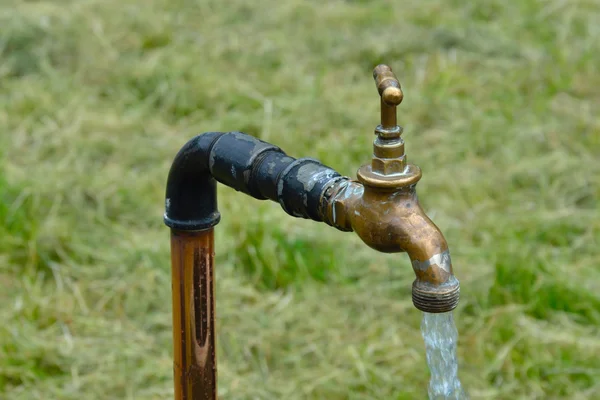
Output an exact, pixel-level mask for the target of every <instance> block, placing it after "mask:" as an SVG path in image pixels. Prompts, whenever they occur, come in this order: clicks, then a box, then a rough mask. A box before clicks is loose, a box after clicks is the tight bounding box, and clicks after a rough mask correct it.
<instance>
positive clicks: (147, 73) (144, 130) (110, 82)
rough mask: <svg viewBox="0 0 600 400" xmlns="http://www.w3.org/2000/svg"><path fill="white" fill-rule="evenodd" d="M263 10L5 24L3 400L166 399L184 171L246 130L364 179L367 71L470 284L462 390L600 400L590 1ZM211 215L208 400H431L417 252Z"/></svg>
mask: <svg viewBox="0 0 600 400" xmlns="http://www.w3.org/2000/svg"><path fill="white" fill-rule="evenodd" d="M258 4H259V2H248V1H245V0H232V1H227V2H221V1H193V0H144V1H142V0H138V1H133V0H132V1H117V0H102V1H100V0H62V1H59V0H56V1H17V0H5V1H3V2H2V5H0V27H1V28H0V322H1V324H0V398H3V399H11V400H30V399H67V400H68V399H80V398H86V399H134V398H135V399H168V398H171V393H172V372H171V371H172V370H171V368H172V360H171V351H172V350H171V315H170V290H171V287H170V266H169V240H168V229H167V228H166V227H165V226H164V225H163V224H162V212H163V195H164V186H165V180H166V175H167V172H168V169H169V166H170V163H171V161H172V159H173V157H174V155H175V153H176V152H177V150H178V149H179V148H180V147H181V146H182V145H183V144H184V143H185V142H186V141H187V140H188V139H189V138H190V137H192V136H193V135H195V134H197V133H200V132H202V131H209V130H222V131H228V130H241V131H244V132H246V133H249V134H252V135H255V136H258V137H260V138H262V139H265V140H268V141H270V142H272V143H274V144H277V145H279V146H281V147H282V148H283V149H285V150H288V152H289V153H290V155H292V156H296V157H300V156H311V157H315V158H319V159H320V160H321V161H323V162H324V163H326V164H328V165H330V166H332V167H334V168H336V169H337V170H339V171H340V172H342V173H344V174H347V175H351V176H354V175H355V172H356V169H357V168H358V167H359V166H360V165H361V164H362V163H365V162H367V161H368V160H369V156H370V152H371V141H372V132H373V128H374V126H375V125H376V123H377V118H378V107H379V99H378V96H377V93H376V91H375V88H374V85H373V82H372V79H371V69H372V68H373V66H375V65H376V64H377V63H380V62H385V63H387V64H390V65H391V66H392V67H393V68H394V69H395V70H396V71H397V74H398V76H399V78H400V80H401V82H402V84H403V87H404V89H405V101H404V103H403V104H402V105H401V107H400V108H399V120H400V123H401V124H402V125H403V126H404V128H405V134H404V138H405V140H406V146H407V154H408V157H409V159H410V160H411V161H412V162H414V163H416V164H417V165H419V166H420V167H421V168H422V169H423V172H424V177H423V179H422V180H421V182H420V183H419V186H418V192H419V196H420V199H421V202H422V204H423V206H424V207H425V209H426V210H427V212H428V213H429V214H430V215H431V216H432V218H433V219H434V220H435V221H436V224H437V225H438V226H440V228H441V229H442V230H443V231H444V233H445V235H446V238H447V239H448V242H449V243H450V246H451V251H452V254H453V261H454V266H455V272H456V274H457V276H458V278H459V279H460V280H461V286H462V300H461V304H460V306H459V307H458V309H457V311H456V313H455V314H456V320H457V325H458V329H459V334H460V342H459V349H458V351H459V359H460V377H461V379H462V381H463V385H464V386H465V387H466V389H467V390H468V392H469V393H470V395H471V397H472V398H474V399H519V398H527V399H530V398H540V399H561V398H562V399H594V398H600V379H599V377H600V330H599V328H598V326H599V323H600V294H599V293H600V291H599V286H600V269H599V268H598V267H599V266H600V251H599V250H598V249H599V248H600V247H599V246H600V211H599V210H600V208H599V200H600V189H599V188H600V162H599V158H598V157H599V154H600V89H599V88H600V41H599V40H598V37H600V24H599V23H598V21H599V20H600V3H599V2H598V1H594V0H573V1H569V2H560V1H534V0H523V1H519V2H516V1H515V2H506V1H500V0H497V1H496V0H485V1H483V0H481V1H468V2H464V1H441V0H433V1H426V2H425V1H417V0H408V1H397V2H387V1H319V2H317V1H300V0H294V1H261V2H260V6H259V5H258ZM219 196H220V208H221V211H222V214H223V219H222V222H221V224H220V225H219V226H218V229H217V238H216V251H217V261H218V267H217V296H218V303H217V314H218V346H219V351H218V357H219V368H220V369H219V391H220V394H221V396H220V397H221V398H222V399H291V400H293V399H328V400H334V399H413V398H425V396H426V386H427V381H428V371H427V367H426V363H425V354H424V346H423V342H422V340H421V337H420V332H419V321H420V317H421V315H420V313H419V312H418V311H417V310H416V309H414V308H413V307H412V304H411V300H410V284H411V282H412V279H413V273H412V271H411V268H410V264H409V262H408V259H407V257H406V256H405V255H384V254H379V253H376V252H374V251H372V250H370V249H368V248H367V247H366V246H364V245H363V244H362V243H361V242H360V240H359V239H358V238H357V237H356V236H355V235H352V234H348V233H341V232H337V231H335V230H333V229H331V228H330V227H327V226H325V225H323V224H316V223H314V222H310V221H304V220H295V219H292V218H290V217H287V216H285V214H284V212H283V211H282V210H281V209H280V207H279V206H278V205H277V204H274V203H267V202H259V201H255V200H250V199H249V198H247V197H244V196H243V195H241V194H239V193H236V192H234V191H232V190H230V189H228V188H223V187H222V188H220V189H219ZM247 216H251V217H247Z"/></svg>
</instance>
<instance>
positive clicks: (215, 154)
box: [164, 132, 340, 231]
mask: <svg viewBox="0 0 600 400" xmlns="http://www.w3.org/2000/svg"><path fill="white" fill-rule="evenodd" d="M339 179H340V174H338V173H337V172H336V171H334V170H333V169H331V168H329V167H327V166H325V165H323V164H321V163H320V162H319V161H317V160H314V159H311V158H301V159H298V160H296V159H294V158H293V157H289V156H287V155H286V154H285V153H284V152H283V151H282V150H281V149H280V148H279V147H277V146H274V145H272V144H270V143H267V142H264V141H262V140H259V139H257V138H255V137H253V136H250V135H246V134H244V133H242V132H229V133H221V132H207V133H204V134H202V135H199V136H196V137H195V138H193V139H191V140H190V141H189V142H188V143H186V144H185V145H184V146H183V147H182V149H181V150H180V151H179V153H177V156H176V157H175V160H174V161H173V164H172V166H171V170H170V171H169V177H168V180H167V191H166V196H165V197H166V199H165V215H164V221H165V224H166V225H168V226H169V227H171V228H173V229H177V230H186V231H194V230H203V229H208V228H210V227H213V226H215V225H216V224H218V223H219V220H220V214H219V211H218V207H217V192H216V181H218V182H221V183H223V184H225V185H227V186H229V187H231V188H233V189H235V190H237V191H240V192H243V193H246V194H247V195H250V196H252V197H254V198H256V199H259V200H265V199H270V200H273V201H277V202H278V203H279V204H281V207H282V208H283V209H284V210H285V211H286V212H287V213H288V214H290V215H292V216H294V217H298V218H310V219H313V220H315V221H322V218H321V216H320V213H319V206H320V204H319V203H320V201H321V196H322V194H323V192H324V191H325V189H326V188H327V187H329V186H330V185H331V184H333V183H334V182H336V181H337V180H339ZM215 180H216V181H215Z"/></svg>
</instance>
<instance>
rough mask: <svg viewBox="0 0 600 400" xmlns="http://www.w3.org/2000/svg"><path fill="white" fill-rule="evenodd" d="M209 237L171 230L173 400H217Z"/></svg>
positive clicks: (204, 233)
mask: <svg viewBox="0 0 600 400" xmlns="http://www.w3.org/2000/svg"><path fill="white" fill-rule="evenodd" d="M213 266H214V231H213V229H212V228H210V229H207V230H204V231H199V232H198V231H189V232H185V231H178V230H175V229H172V230H171V267H172V268H171V273H172V293H173V350H174V355H173V360H174V365H173V370H174V375H175V400H216V399H217V362H216V351H215V350H216V349H215V296H214V269H213Z"/></svg>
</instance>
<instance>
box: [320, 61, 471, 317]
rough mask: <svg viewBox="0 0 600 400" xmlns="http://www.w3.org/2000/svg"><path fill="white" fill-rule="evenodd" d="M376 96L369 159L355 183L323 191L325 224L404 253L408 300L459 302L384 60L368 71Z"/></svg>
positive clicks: (432, 307)
mask: <svg viewBox="0 0 600 400" xmlns="http://www.w3.org/2000/svg"><path fill="white" fill-rule="evenodd" d="M373 77H374V79H375V82H376V85H377V89H378V91H379V94H380V96H381V123H380V124H379V125H377V127H376V128H375V134H376V135H377V137H376V138H375V140H374V142H373V158H372V161H371V163H370V164H365V165H363V166H362V167H360V169H359V170H358V172H357V176H358V182H357V181H351V180H340V182H338V183H337V184H335V185H332V186H331V187H330V188H329V189H328V190H327V191H325V193H324V194H323V200H322V203H321V204H322V208H321V213H322V215H323V219H324V220H325V221H326V222H327V223H328V224H330V225H332V226H334V227H336V228H338V229H340V230H342V231H354V232H356V233H357V234H358V236H359V237H360V238H361V239H362V241H363V242H364V243H365V244H367V245H368V246H369V247H371V248H373V249H375V250H378V251H381V252H385V253H398V252H406V253H407V254H408V256H409V257H410V260H411V263H412V267H413V270H414V272H415V275H416V279H415V281H414V283H413V287H412V293H413V296H412V298H413V303H414V305H415V306H416V307H417V308H418V309H420V310H422V311H427V312H434V313H435V312H446V311H450V310H452V309H454V308H455V307H456V306H457V305H458V299H459V292H460V286H459V282H458V280H457V279H456V278H455V277H454V274H453V271H452V262H451V260H450V253H449V250H448V244H447V243H446V239H445V238H444V236H443V235H442V233H441V232H440V230H439V229H438V227H437V226H436V225H435V224H434V223H433V222H432V221H431V219H429V217H428V216H427V215H426V214H425V212H424V211H423V209H422V208H421V206H420V204H419V201H418V198H417V193H416V190H415V187H416V184H417V182H418V181H419V180H420V179H421V169H420V168H419V167H417V166H416V165H413V164H408V163H407V159H406V155H405V154H404V141H403V140H402V138H401V134H402V131H403V130H402V128H401V127H400V126H398V125H397V122H396V106H397V105H399V104H400V102H401V101H402V99H403V97H404V96H403V93H402V89H401V87H400V83H399V82H398V79H397V78H396V76H395V75H394V73H393V72H392V69H391V68H390V67H388V66H387V65H378V66H377V67H375V70H374V71H373Z"/></svg>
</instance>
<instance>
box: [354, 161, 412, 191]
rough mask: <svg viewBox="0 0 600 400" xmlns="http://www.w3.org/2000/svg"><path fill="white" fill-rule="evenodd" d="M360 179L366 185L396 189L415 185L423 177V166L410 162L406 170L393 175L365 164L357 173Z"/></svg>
mask: <svg viewBox="0 0 600 400" xmlns="http://www.w3.org/2000/svg"><path fill="white" fill-rule="evenodd" d="M356 175H357V177H358V180H359V182H360V183H362V184H363V185H365V186H369V187H374V188H379V189H384V190H394V189H399V188H402V187H405V186H410V185H415V184H416V183H417V182H419V180H420V179H421V176H422V173H421V168H419V167H417V166H416V165H413V164H408V165H407V166H406V169H405V170H404V172H402V173H400V174H393V175H382V174H378V173H377V172H374V171H373V169H372V166H371V165H370V164H366V165H363V166H362V167H360V168H359V169H358V172H357V173H356Z"/></svg>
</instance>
